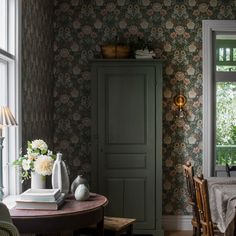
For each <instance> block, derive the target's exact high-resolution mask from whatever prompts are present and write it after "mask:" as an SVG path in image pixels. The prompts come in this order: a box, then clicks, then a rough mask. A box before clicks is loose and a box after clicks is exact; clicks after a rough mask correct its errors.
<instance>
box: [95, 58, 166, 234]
mask: <svg viewBox="0 0 236 236" xmlns="http://www.w3.org/2000/svg"><path fill="white" fill-rule="evenodd" d="M92 71H93V73H92V85H93V86H92V89H93V90H92V97H93V111H92V117H93V128H92V144H93V145H92V147H93V148H92V165H93V176H92V183H91V184H92V186H93V187H94V190H95V191H98V192H99V193H102V194H104V195H106V196H107V197H108V199H109V204H108V206H107V209H106V214H109V215H113V216H124V217H132V218H136V219H137V222H136V224H135V229H137V230H152V231H155V230H157V228H160V225H161V224H160V221H161V179H160V178H159V179H158V180H157V178H156V177H157V171H159V172H161V150H157V149H161V145H159V143H161V123H160V122H161V116H162V115H161V108H160V107H161V101H158V102H157V99H159V100H161V99H162V96H161V95H162V91H161V90H162V86H161V84H162V83H161V65H160V63H159V62H157V61H155V60H151V61H149V60H148V61H139V60H132V61H128V60H126V61H122V60H117V61H115V60H114V61H108V60H101V61H99V60H98V61H96V62H93V64H92ZM159 80H160V81H159ZM158 85H160V86H158ZM157 88H158V89H159V91H157ZM157 105H158V106H160V107H157ZM157 115H158V116H159V118H158V119H157ZM157 138H158V140H157ZM157 144H158V145H157ZM158 175H159V174H158ZM159 177H161V176H159ZM157 189H158V190H157ZM157 211H158V212H157ZM158 230H159V229H158Z"/></svg>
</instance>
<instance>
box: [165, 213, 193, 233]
mask: <svg viewBox="0 0 236 236" xmlns="http://www.w3.org/2000/svg"><path fill="white" fill-rule="evenodd" d="M191 220H192V216H190V215H179V216H173V215H163V216H162V227H163V229H164V230H165V231H169V230H192V229H193V228H192V224H191Z"/></svg>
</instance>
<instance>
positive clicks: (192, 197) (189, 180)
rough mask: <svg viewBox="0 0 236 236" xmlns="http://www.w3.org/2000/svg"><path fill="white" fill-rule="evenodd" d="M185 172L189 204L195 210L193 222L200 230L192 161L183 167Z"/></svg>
mask: <svg viewBox="0 0 236 236" xmlns="http://www.w3.org/2000/svg"><path fill="white" fill-rule="evenodd" d="M183 171H184V177H185V179H186V184H187V190H188V197H189V204H190V205H191V206H192V210H193V221H195V222H196V224H197V225H196V226H197V227H198V228H201V224H200V218H199V212H198V209H197V202H196V194H195V185H194V180H193V176H194V170H193V166H192V165H191V162H190V161H187V162H186V164H184V165H183Z"/></svg>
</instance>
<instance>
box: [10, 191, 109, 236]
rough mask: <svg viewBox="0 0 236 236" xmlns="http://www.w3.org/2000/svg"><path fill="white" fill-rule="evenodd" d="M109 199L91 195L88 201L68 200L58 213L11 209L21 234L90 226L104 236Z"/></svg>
mask: <svg viewBox="0 0 236 236" xmlns="http://www.w3.org/2000/svg"><path fill="white" fill-rule="evenodd" d="M107 202H108V201H107V198H106V197H104V196H102V195H99V194H95V193H91V194H90V198H89V199H88V200H87V201H76V200H75V199H74V196H69V197H68V198H66V200H65V203H64V204H63V206H62V207H61V208H60V209H59V210H57V211H45V210H43V211H42V210H19V209H15V208H13V209H11V210H10V214H11V218H12V221H13V223H14V225H15V226H16V227H17V229H18V230H19V232H20V233H24V234H46V233H57V232H63V231H67V230H69V231H74V230H77V229H80V228H83V227H86V226H88V225H97V235H103V221H104V206H105V205H106V204H107Z"/></svg>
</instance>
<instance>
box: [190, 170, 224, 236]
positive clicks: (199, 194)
mask: <svg viewBox="0 0 236 236" xmlns="http://www.w3.org/2000/svg"><path fill="white" fill-rule="evenodd" d="M193 179H194V184H195V190H196V202H197V207H198V211H199V217H200V223H201V227H202V235H203V236H216V235H219V236H223V235H224V234H222V233H220V231H219V230H218V228H217V226H216V224H215V223H213V222H212V219H211V211H210V204H209V195H208V184H207V180H206V179H204V178H203V175H202V174H201V175H199V176H194V177H193Z"/></svg>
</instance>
